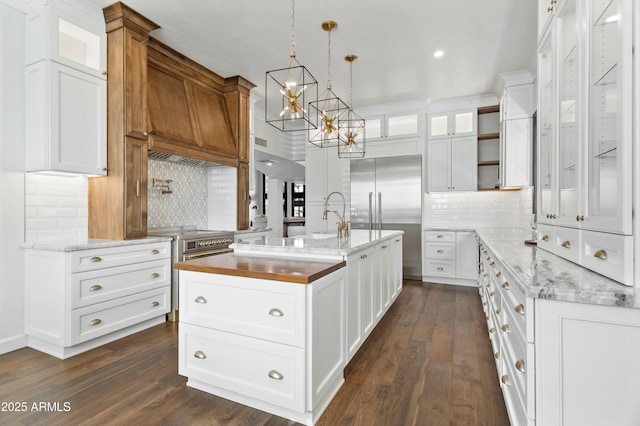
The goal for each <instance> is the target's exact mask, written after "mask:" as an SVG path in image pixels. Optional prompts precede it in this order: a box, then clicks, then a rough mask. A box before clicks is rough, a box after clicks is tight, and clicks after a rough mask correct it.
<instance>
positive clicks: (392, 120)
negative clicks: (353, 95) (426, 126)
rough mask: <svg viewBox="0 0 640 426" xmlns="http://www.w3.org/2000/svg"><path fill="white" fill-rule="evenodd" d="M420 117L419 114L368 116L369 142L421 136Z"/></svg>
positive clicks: (366, 121) (367, 131)
mask: <svg viewBox="0 0 640 426" xmlns="http://www.w3.org/2000/svg"><path fill="white" fill-rule="evenodd" d="M419 116H420V114H418V113H417V112H410V113H396V114H385V115H374V116H367V117H366V119H365V134H366V137H367V141H371V142H373V141H376V140H380V139H387V138H407V137H415V136H419V135H420V134H421V133H422V132H421V127H422V126H421V122H420V119H419Z"/></svg>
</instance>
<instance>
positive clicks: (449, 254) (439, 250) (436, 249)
mask: <svg viewBox="0 0 640 426" xmlns="http://www.w3.org/2000/svg"><path fill="white" fill-rule="evenodd" d="M425 256H426V257H427V258H429V259H444V260H456V246H455V244H453V243H435V242H427V244H426V254H425Z"/></svg>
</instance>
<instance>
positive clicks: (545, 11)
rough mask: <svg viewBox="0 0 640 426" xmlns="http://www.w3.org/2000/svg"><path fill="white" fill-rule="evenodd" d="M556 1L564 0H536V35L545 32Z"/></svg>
mask: <svg viewBox="0 0 640 426" xmlns="http://www.w3.org/2000/svg"><path fill="white" fill-rule="evenodd" d="M558 1H560V3H561V4H562V3H564V1H565V0H538V36H540V35H541V34H542V33H544V32H545V30H546V29H547V28H548V27H549V23H550V22H551V18H553V16H554V14H555V11H556V8H558V6H559V5H558Z"/></svg>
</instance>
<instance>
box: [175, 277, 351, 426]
mask: <svg viewBox="0 0 640 426" xmlns="http://www.w3.org/2000/svg"><path fill="white" fill-rule="evenodd" d="M345 273H346V271H345V270H344V268H343V269H340V270H338V271H336V272H333V273H331V274H329V275H327V276H324V277H322V278H320V279H318V280H316V281H314V282H313V283H311V284H297V283H289V282H281V281H272V280H265V279H258V278H244V277H236V276H229V275H219V274H210V273H202V272H192V271H183V270H181V271H180V299H179V300H180V327H179V340H178V346H179V347H178V373H179V374H181V375H183V376H187V377H188V385H189V386H191V387H194V388H197V389H200V390H203V391H206V392H209V393H212V394H215V395H218V396H221V397H223V398H227V399H230V400H233V401H236V402H240V403H242V404H245V405H249V406H251V407H254V408H257V409H260V410H263V411H267V412H270V413H273V414H276V415H278V416H282V417H286V418H288V419H293V420H295V421H297V422H300V423H304V424H309V425H310V424H313V423H314V422H315V421H316V420H317V419H318V418H319V417H320V415H321V414H322V412H323V411H324V409H325V408H326V406H327V405H328V404H329V402H330V401H331V399H332V398H333V396H334V395H335V393H336V392H337V391H338V389H339V388H340V386H341V385H342V383H343V382H344V378H343V370H344V367H345V365H346V361H345V353H346V351H345V346H344V342H345V337H344V330H345V317H344V315H345V314H344V313H345V305H344V282H345Z"/></svg>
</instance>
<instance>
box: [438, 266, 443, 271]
mask: <svg viewBox="0 0 640 426" xmlns="http://www.w3.org/2000/svg"><path fill="white" fill-rule="evenodd" d="M436 269H437V270H438V271H444V268H443V267H442V266H438V267H437V268H436Z"/></svg>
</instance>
